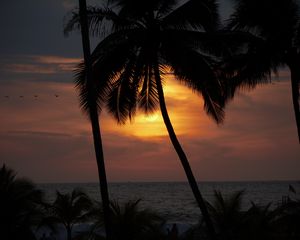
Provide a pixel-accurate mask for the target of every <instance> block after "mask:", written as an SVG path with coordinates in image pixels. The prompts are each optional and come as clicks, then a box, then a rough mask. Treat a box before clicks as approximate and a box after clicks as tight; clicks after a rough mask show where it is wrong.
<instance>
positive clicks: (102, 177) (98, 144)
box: [79, 0, 112, 240]
mask: <svg viewBox="0 0 300 240" xmlns="http://www.w3.org/2000/svg"><path fill="white" fill-rule="evenodd" d="M79 13H80V24H81V34H82V46H83V53H84V62H85V65H86V69H87V87H88V90H89V91H88V92H89V103H88V104H89V117H90V120H91V124H92V132H93V140H94V148H95V154H96V161H97V167H98V176H99V181H100V192H101V197H102V205H103V215H104V227H105V232H106V236H107V239H108V240H112V231H111V224H110V214H109V213H110V210H109V196H108V187H107V179H106V171H105V163H104V155H103V147H102V139H101V132H100V125H99V116H98V109H97V104H96V100H95V93H94V86H93V83H92V72H91V64H90V56H91V54H90V41H89V34H88V22H87V13H86V0H79Z"/></svg>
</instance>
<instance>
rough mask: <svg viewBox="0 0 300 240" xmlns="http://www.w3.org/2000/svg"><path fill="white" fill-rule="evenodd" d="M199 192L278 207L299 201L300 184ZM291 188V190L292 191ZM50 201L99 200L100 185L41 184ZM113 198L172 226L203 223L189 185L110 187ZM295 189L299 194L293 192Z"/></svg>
mask: <svg viewBox="0 0 300 240" xmlns="http://www.w3.org/2000/svg"><path fill="white" fill-rule="evenodd" d="M198 186H199V189H200V191H201V193H202V195H203V197H204V199H205V200H207V201H209V202H212V203H213V201H214V191H215V190H217V191H221V192H222V194H223V196H225V197H226V196H229V195H230V194H232V193H234V192H236V191H241V190H243V191H244V195H243V201H242V208H243V209H247V208H248V207H250V206H251V202H254V203H256V204H259V205H267V204H268V203H270V202H272V206H273V207H276V206H277V205H278V204H280V202H281V201H282V199H283V198H284V197H287V196H289V197H291V198H296V197H297V198H300V181H284V182H283V181H272V182H270V181H268V182H199V183H198ZM290 186H292V188H291V187H290ZM39 187H40V188H41V189H43V190H44V191H45V193H46V197H47V199H48V200H49V201H53V200H54V199H55V194H56V191H57V190H58V191H60V192H62V193H68V192H71V191H72V190H73V189H74V188H80V189H81V190H83V191H85V192H86V193H87V194H88V195H89V196H90V197H91V198H93V199H95V200H100V198H101V195H100V190H99V185H98V184H97V183H60V184H58V183H55V184H54V183H53V184H40V185H39ZM108 187H109V193H110V198H111V199H113V200H117V201H119V202H120V203H123V202H127V201H129V200H137V199H141V202H140V207H141V209H143V208H150V209H152V210H155V211H157V212H158V213H159V214H161V215H162V216H163V217H165V218H166V219H167V221H168V222H169V223H178V224H181V223H184V224H195V223H197V222H198V221H199V219H200V216H201V214H200V210H199V208H198V207H197V204H196V202H195V200H194V197H193V194H192V191H191V189H190V187H189V184H188V183H186V182H154V183H153V182H151V183H150V182H140V183H139V182H126V183H125V182H123V183H110V184H109V186H108ZM292 189H294V190H295V191H296V194H295V193H294V192H293V191H291V190H292Z"/></svg>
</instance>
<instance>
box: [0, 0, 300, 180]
mask: <svg viewBox="0 0 300 240" xmlns="http://www.w3.org/2000/svg"><path fill="white" fill-rule="evenodd" d="M87 2H88V3H93V2H97V1H96V0H95V1H87ZM76 5H77V1H76V0H74V1H73V0H64V1H63V0H26V1H24V0H1V1H0V29H1V38H0V114H1V118H0V121H1V124H0V164H1V165H2V163H5V164H6V165H7V166H9V167H11V168H13V169H15V170H16V171H17V172H18V173H19V175H21V176H26V177H29V178H31V179H33V180H34V181H36V182H94V181H97V170H96V162H95V157H94V149H93V143H92V137H91V127H90V123H89V121H88V119H87V117H86V116H84V115H83V114H82V112H81V110H80V109H79V103H78V98H77V93H76V91H75V89H74V84H73V80H72V69H73V68H74V66H75V65H76V63H78V62H79V61H80V59H81V57H82V50H81V39H80V35H79V34H76V33H74V34H72V35H71V36H70V37H69V38H64V36H63V19H64V16H66V14H67V12H68V11H69V10H70V9H72V8H74V7H75V6H76ZM221 7H222V14H223V16H225V17H226V16H227V15H228V10H229V9H230V8H229V5H228V4H224V2H222V4H221ZM96 41H97V40H96V39H93V42H96ZM273 80H274V81H273V84H269V85H263V86H260V87H257V88H256V89H255V90H253V91H250V92H240V93H239V94H238V95H237V96H236V97H235V99H234V100H233V101H232V102H231V103H230V104H229V105H228V106H227V109H226V119H225V122H224V123H223V124H222V125H217V124H215V123H214V122H213V121H212V120H211V119H210V118H209V117H208V116H207V115H206V114H205V112H204V111H203V101H202V99H201V97H199V96H197V95H196V94H194V93H193V92H192V91H191V90H189V89H187V88H185V87H184V86H181V85H180V84H179V83H178V82H177V81H176V79H174V78H173V77H172V75H169V76H167V77H166V79H165V81H166V84H165V86H164V87H165V93H166V101H167V106H168V109H169V114H170V117H171V120H172V122H173V124H174V128H175V131H176V133H177V135H178V137H179V140H180V141H181V143H182V145H183V148H184V149H185V151H186V153H187V155H188V158H189V160H190V163H191V166H192V168H193V170H194V173H195V176H196V178H197V179H198V180H201V181H219V180H226V181H231V180H300V171H299V170H300V147H299V144H298V139H297V132H296V124H295V118H294V115H293V109H292V98H291V87H290V76H289V72H288V71H286V70H285V69H283V70H282V71H281V72H280V73H279V75H278V76H274V77H273ZM56 95H58V97H57V96H56ZM100 123H101V128H102V135H103V143H104V153H105V160H106V166H107V175H108V180H109V181H185V175H184V173H183V170H182V167H181V165H180V163H179V159H178V158H177V155H176V153H175V151H174V149H173V148H172V146H171V143H170V141H169V138H168V136H167V132H166V130H165V127H164V124H163V122H162V119H161V117H160V113H159V112H157V113H154V114H153V115H152V116H144V115H143V114H142V113H139V114H137V116H136V118H135V119H134V121H133V122H132V123H127V124H126V125H125V126H120V125H118V124H117V123H116V122H115V121H114V120H113V119H112V118H111V116H109V115H108V114H107V113H105V112H103V113H102V114H101V118H100Z"/></svg>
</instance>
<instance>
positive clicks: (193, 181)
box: [154, 67, 217, 240]
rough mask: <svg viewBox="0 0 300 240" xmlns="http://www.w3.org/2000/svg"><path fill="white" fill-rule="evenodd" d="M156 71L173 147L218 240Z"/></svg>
mask: <svg viewBox="0 0 300 240" xmlns="http://www.w3.org/2000/svg"><path fill="white" fill-rule="evenodd" d="M154 71H155V80H156V86H157V91H158V98H159V105H160V110H161V114H162V117H163V120H164V123H165V125H166V128H167V130H168V134H169V137H170V140H171V142H172V144H173V147H174V148H175V150H176V152H177V155H178V157H179V159H180V162H181V164H182V166H183V169H184V171H185V174H186V177H187V179H188V182H189V185H190V187H191V189H192V192H193V194H194V197H195V199H196V201H197V204H198V206H199V208H200V210H201V212H202V215H203V219H204V221H205V223H206V227H207V231H208V235H209V237H210V239H211V240H216V239H217V238H216V233H215V230H214V226H213V223H212V221H211V218H210V216H209V213H208V210H207V206H206V204H205V202H204V199H203V197H202V195H201V192H200V190H199V188H198V185H197V182H196V179H195V177H194V174H193V172H192V169H191V167H190V164H189V161H188V159H187V157H186V155H185V153H184V151H183V149H182V147H181V145H180V143H179V141H178V139H177V136H176V134H175V131H174V129H173V126H172V123H171V120H170V118H169V114H168V111H167V107H166V103H165V97H164V92H163V87H162V84H161V77H160V73H159V68H158V67H155V69H154Z"/></svg>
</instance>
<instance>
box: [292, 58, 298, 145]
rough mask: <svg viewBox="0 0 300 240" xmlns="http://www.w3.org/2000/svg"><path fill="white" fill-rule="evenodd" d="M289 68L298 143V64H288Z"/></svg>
mask: <svg viewBox="0 0 300 240" xmlns="http://www.w3.org/2000/svg"><path fill="white" fill-rule="evenodd" d="M299 62H300V61H299ZM289 68H290V71H291V83H292V97H293V106H294V112H295V118H296V123H297V130H298V140H299V143H300V109H299V108H300V106H299V101H300V98H299V89H300V69H299V64H297V61H295V63H291V64H289Z"/></svg>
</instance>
